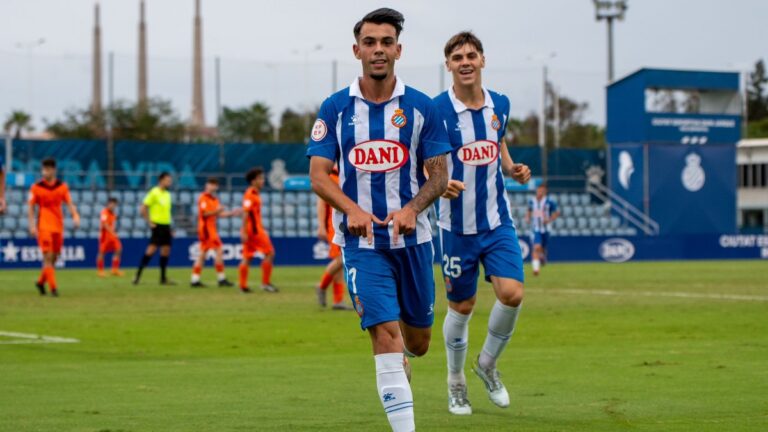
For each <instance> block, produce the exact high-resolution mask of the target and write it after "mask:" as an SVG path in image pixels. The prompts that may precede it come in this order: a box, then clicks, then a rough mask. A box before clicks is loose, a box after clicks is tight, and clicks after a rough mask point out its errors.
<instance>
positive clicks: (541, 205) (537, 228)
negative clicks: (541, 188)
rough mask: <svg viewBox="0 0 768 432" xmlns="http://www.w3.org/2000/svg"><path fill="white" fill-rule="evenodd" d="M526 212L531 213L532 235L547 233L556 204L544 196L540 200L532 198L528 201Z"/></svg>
mask: <svg viewBox="0 0 768 432" xmlns="http://www.w3.org/2000/svg"><path fill="white" fill-rule="evenodd" d="M528 210H529V211H530V212H531V231H532V232H534V233H541V234H544V233H547V232H548V231H549V230H548V229H547V225H548V224H549V218H550V217H552V214H553V213H554V212H556V211H557V204H556V203H555V202H554V201H552V200H551V199H549V196H544V197H543V198H542V199H540V200H539V199H536V197H532V198H531V199H529V200H528Z"/></svg>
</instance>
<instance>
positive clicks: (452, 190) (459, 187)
mask: <svg viewBox="0 0 768 432" xmlns="http://www.w3.org/2000/svg"><path fill="white" fill-rule="evenodd" d="M463 190H464V183H462V182H460V181H458V180H448V188H447V189H446V190H445V192H443V195H442V197H443V198H446V199H456V198H458V197H459V194H461V192H462V191H463Z"/></svg>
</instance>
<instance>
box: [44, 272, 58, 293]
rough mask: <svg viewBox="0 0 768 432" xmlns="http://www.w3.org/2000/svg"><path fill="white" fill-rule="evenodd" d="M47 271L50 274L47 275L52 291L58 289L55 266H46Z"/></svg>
mask: <svg viewBox="0 0 768 432" xmlns="http://www.w3.org/2000/svg"><path fill="white" fill-rule="evenodd" d="M46 271H47V272H48V276H46V278H47V279H48V286H49V287H51V291H56V270H54V268H53V267H46Z"/></svg>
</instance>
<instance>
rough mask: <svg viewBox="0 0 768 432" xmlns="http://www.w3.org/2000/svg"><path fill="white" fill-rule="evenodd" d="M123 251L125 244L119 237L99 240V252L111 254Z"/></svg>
mask: <svg viewBox="0 0 768 432" xmlns="http://www.w3.org/2000/svg"><path fill="white" fill-rule="evenodd" d="M122 249H123V243H122V242H120V239H119V238H117V237H106V238H104V239H99V252H100V253H111V252H115V251H118V250H122Z"/></svg>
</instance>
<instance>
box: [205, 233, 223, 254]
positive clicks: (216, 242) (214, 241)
mask: <svg viewBox="0 0 768 432" xmlns="http://www.w3.org/2000/svg"><path fill="white" fill-rule="evenodd" d="M222 245H223V243H221V239H220V238H219V236H216V237H209V238H205V239H204V238H202V237H200V251H201V252H207V251H209V250H211V249H218V248H220V247H221V246H222Z"/></svg>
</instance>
